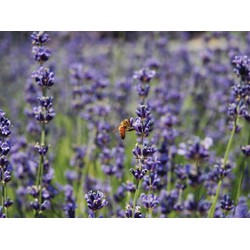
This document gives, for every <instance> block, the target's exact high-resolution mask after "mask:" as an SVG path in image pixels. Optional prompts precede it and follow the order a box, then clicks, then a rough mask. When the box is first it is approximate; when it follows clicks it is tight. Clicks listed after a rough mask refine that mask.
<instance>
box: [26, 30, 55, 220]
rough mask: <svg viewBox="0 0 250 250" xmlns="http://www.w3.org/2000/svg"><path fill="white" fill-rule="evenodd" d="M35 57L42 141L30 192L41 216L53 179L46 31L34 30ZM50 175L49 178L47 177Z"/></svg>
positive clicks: (50, 74) (50, 81)
mask: <svg viewBox="0 0 250 250" xmlns="http://www.w3.org/2000/svg"><path fill="white" fill-rule="evenodd" d="M31 39H32V44H33V49H32V52H33V54H34V59H35V60H36V61H37V62H38V63H39V65H40V67H39V68H38V70H37V71H35V72H33V73H32V78H33V79H34V80H35V82H36V84H37V85H38V87H39V88H40V90H41V93H42V95H41V96H38V97H37V100H38V104H39V106H36V107H33V115H34V118H35V120H36V121H37V122H38V123H39V124H40V126H41V134H40V142H37V144H36V145H35V147H34V148H35V150H36V151H37V153H38V154H39V155H40V156H39V157H40V160H39V165H38V169H37V177H36V185H35V186H32V187H31V188H30V194H31V195H32V196H33V197H34V200H33V201H32V202H31V206H32V207H33V209H34V210H35V211H36V216H41V215H42V213H43V211H44V210H46V209H47V208H48V206H49V204H50V201H49V200H50V198H51V196H50V194H49V190H48V184H49V183H50V181H51V179H52V178H51V177H52V176H53V174H52V176H51V175H49V176H48V173H49V171H50V170H49V169H50V167H49V162H48V160H47V159H46V154H47V152H48V148H49V146H48V144H47V142H46V125H47V124H48V123H49V122H50V121H51V120H52V119H53V118H54V116H55V112H54V109H53V97H50V96H48V95H47V91H48V89H50V87H52V86H53V85H54V73H53V72H52V71H50V69H49V68H47V67H44V63H45V62H46V61H48V60H49V58H50V56H51V51H50V50H49V49H47V48H46V47H45V45H46V43H47V42H48V41H49V35H48V34H47V33H44V32H34V33H33V34H32V35H31ZM46 177H48V178H46Z"/></svg>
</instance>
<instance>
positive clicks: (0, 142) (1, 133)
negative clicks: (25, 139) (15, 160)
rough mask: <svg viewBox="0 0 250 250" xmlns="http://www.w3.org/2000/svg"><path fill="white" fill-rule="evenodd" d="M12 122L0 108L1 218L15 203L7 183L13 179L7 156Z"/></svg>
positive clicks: (9, 147)
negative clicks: (8, 190)
mask: <svg viewBox="0 0 250 250" xmlns="http://www.w3.org/2000/svg"><path fill="white" fill-rule="evenodd" d="M10 127H11V123H10V121H9V119H8V118H6V117H5V113H4V112H3V111H2V110H0V181H1V193H2V196H1V205H0V218H4V217H6V216H7V215H8V207H10V206H11V205H12V204H13V201H12V200H11V199H10V198H9V197H8V196H7V189H6V184H7V183H8V182H10V181H11V172H12V166H11V164H10V162H9V160H8V158H7V155H8V154H9V152H10V149H11V144H10V141H9V140H8V136H9V135H10V134H11V131H10Z"/></svg>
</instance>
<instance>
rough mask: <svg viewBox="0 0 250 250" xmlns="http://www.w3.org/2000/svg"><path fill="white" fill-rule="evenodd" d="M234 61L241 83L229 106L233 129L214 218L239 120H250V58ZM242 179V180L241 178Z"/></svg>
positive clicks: (235, 88)
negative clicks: (248, 109)
mask: <svg viewBox="0 0 250 250" xmlns="http://www.w3.org/2000/svg"><path fill="white" fill-rule="evenodd" d="M232 63H233V64H234V65H235V68H234V72H235V73H236V75H237V76H238V77H239V78H240V83H235V84H234V86H233V87H232V90H231V95H232V101H231V103H230V105H229V107H228V113H229V115H230V117H231V119H232V122H233V124H232V131H231V135H230V138H229V141H228V144H227V147H226V151H225V155H224V159H223V164H222V166H221V173H222V175H221V178H220V179H219V182H218V186H217V189H216V194H215V197H214V200H213V202H212V206H211V208H210V211H209V214H208V217H209V218H213V217H214V213H215V207H216V204H217V201H218V198H219V195H220V189H221V185H222V180H223V177H224V174H223V172H224V171H226V169H225V166H226V164H227V162H228V158H229V153H230V149H231V146H232V143H233V138H234V135H235V133H236V132H237V130H238V129H239V128H238V122H239V119H240V118H245V120H246V121H248V122H249V121H250V114H249V113H248V111H247V107H248V106H249V98H250V85H249V80H250V59H249V58H248V57H247V56H235V58H234V60H233V61H232ZM240 181H241V180H240Z"/></svg>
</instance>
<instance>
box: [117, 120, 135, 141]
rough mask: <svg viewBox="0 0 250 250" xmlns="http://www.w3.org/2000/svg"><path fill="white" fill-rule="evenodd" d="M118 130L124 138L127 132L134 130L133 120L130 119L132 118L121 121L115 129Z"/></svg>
mask: <svg viewBox="0 0 250 250" xmlns="http://www.w3.org/2000/svg"><path fill="white" fill-rule="evenodd" d="M116 130H118V131H119V134H120V136H121V138H122V139H123V140H124V139H125V136H126V132H127V131H133V130H134V128H133V126H132V122H131V121H130V119H125V120H123V121H121V123H120V125H119V126H118V128H116V129H115V130H114V131H116Z"/></svg>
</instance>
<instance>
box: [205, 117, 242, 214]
mask: <svg viewBox="0 0 250 250" xmlns="http://www.w3.org/2000/svg"><path fill="white" fill-rule="evenodd" d="M237 123H238V117H237V118H236V120H235V122H234V126H233V129H232V132H231V135H230V138H229V141H228V144H227V148H226V152H225V156H224V159H223V164H222V168H225V166H226V163H227V161H228V156H229V152H230V148H231V146H232V142H233V138H234V135H235V131H236V127H237ZM221 184H222V179H220V180H219V183H218V186H217V190H216V195H215V197H214V200H213V203H212V206H211V208H210V210H209V213H208V218H213V217H214V212H215V207H216V203H217V200H218V198H219V194H220V189H221Z"/></svg>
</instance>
